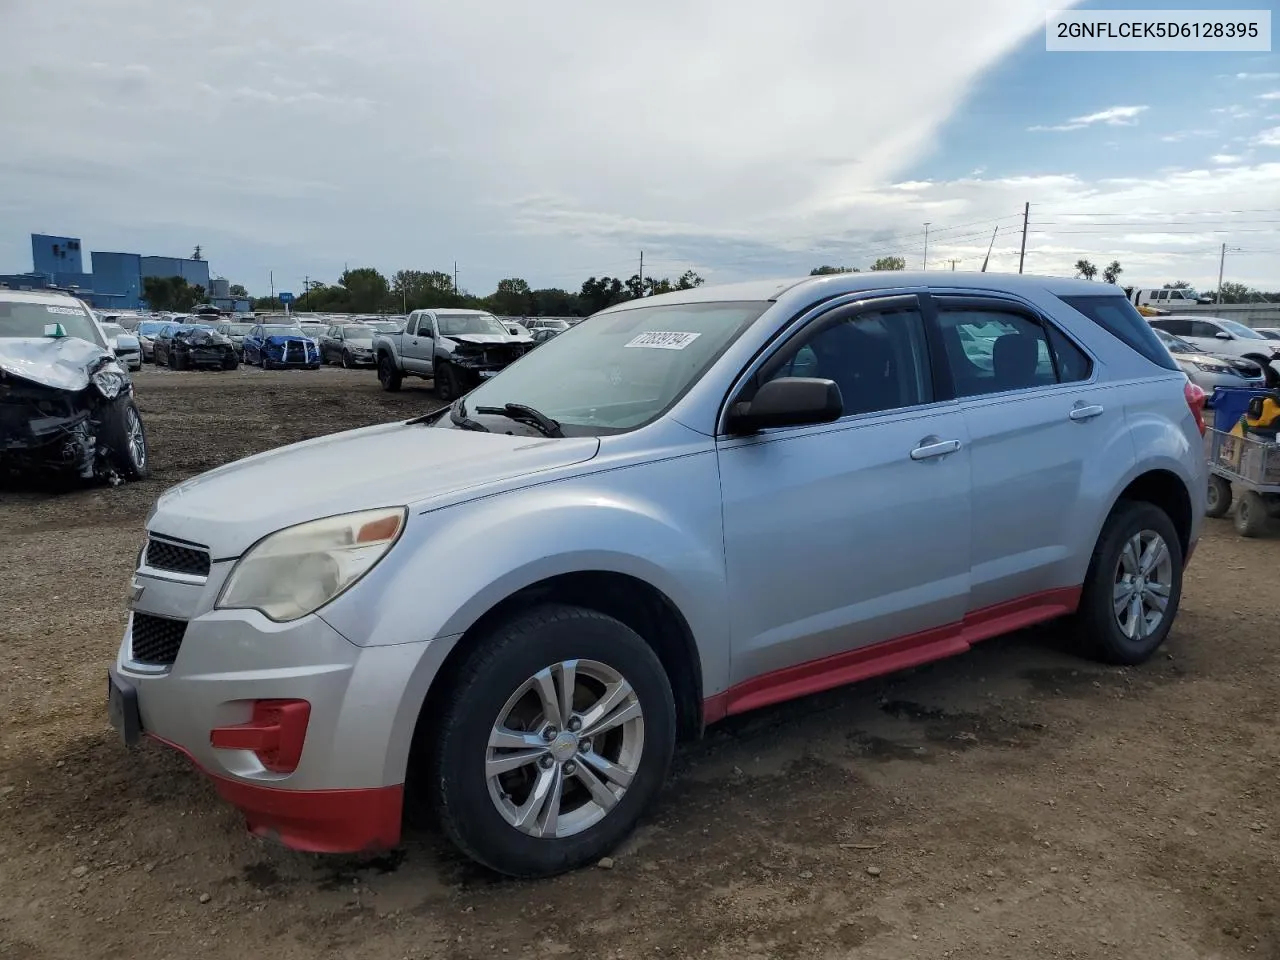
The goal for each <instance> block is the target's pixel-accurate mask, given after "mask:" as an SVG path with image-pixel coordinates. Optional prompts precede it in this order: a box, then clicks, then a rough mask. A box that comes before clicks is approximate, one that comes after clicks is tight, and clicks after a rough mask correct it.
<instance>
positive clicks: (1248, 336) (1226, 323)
mask: <svg viewBox="0 0 1280 960" xmlns="http://www.w3.org/2000/svg"><path fill="white" fill-rule="evenodd" d="M1218 326H1220V327H1222V329H1223V330H1226V331H1227V332H1228V333H1232V334H1235V335H1236V336H1237V337H1239V338H1240V339H1241V340H1265V339H1267V338H1266V337H1264V336H1263V335H1262V334H1260V333H1259V332H1258V331H1257V330H1254V329H1253V328H1252V327H1246V326H1245V325H1244V324H1243V323H1236V321H1234V320H1219V321H1218Z"/></svg>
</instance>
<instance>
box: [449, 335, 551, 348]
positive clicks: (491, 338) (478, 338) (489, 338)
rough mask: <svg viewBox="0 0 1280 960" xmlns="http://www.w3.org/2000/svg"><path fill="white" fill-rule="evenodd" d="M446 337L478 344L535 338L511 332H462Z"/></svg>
mask: <svg viewBox="0 0 1280 960" xmlns="http://www.w3.org/2000/svg"><path fill="white" fill-rule="evenodd" d="M442 336H443V335H442ZM444 338H445V339H446V340H453V341H454V342H455V343H474V344H476V345H477V346H483V345H486V344H491V343H530V342H532V340H533V338H532V337H517V336H516V335H515V334H511V333H460V334H458V335H457V336H455V337H450V336H445V337H444Z"/></svg>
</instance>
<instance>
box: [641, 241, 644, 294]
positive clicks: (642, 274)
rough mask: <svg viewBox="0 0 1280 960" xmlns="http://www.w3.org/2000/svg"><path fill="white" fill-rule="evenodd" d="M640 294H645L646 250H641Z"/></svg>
mask: <svg viewBox="0 0 1280 960" xmlns="http://www.w3.org/2000/svg"><path fill="white" fill-rule="evenodd" d="M640 296H642V297H643V296H644V251H643V250H641V251H640Z"/></svg>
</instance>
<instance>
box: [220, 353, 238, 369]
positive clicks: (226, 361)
mask: <svg viewBox="0 0 1280 960" xmlns="http://www.w3.org/2000/svg"><path fill="white" fill-rule="evenodd" d="M238 366H240V361H239V360H237V359H236V355H235V354H234V353H231V354H227V356H225V357H223V358H222V369H223V370H234V369H235V368H236V367H238Z"/></svg>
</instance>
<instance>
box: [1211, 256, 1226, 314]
mask: <svg viewBox="0 0 1280 960" xmlns="http://www.w3.org/2000/svg"><path fill="white" fill-rule="evenodd" d="M1226 267H1227V245H1226V244H1225V243H1224V244H1223V245H1222V254H1221V255H1220V256H1219V257H1218V297H1217V299H1216V300H1215V301H1214V303H1221V302H1222V272H1223V271H1224V270H1225V269H1226Z"/></svg>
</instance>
